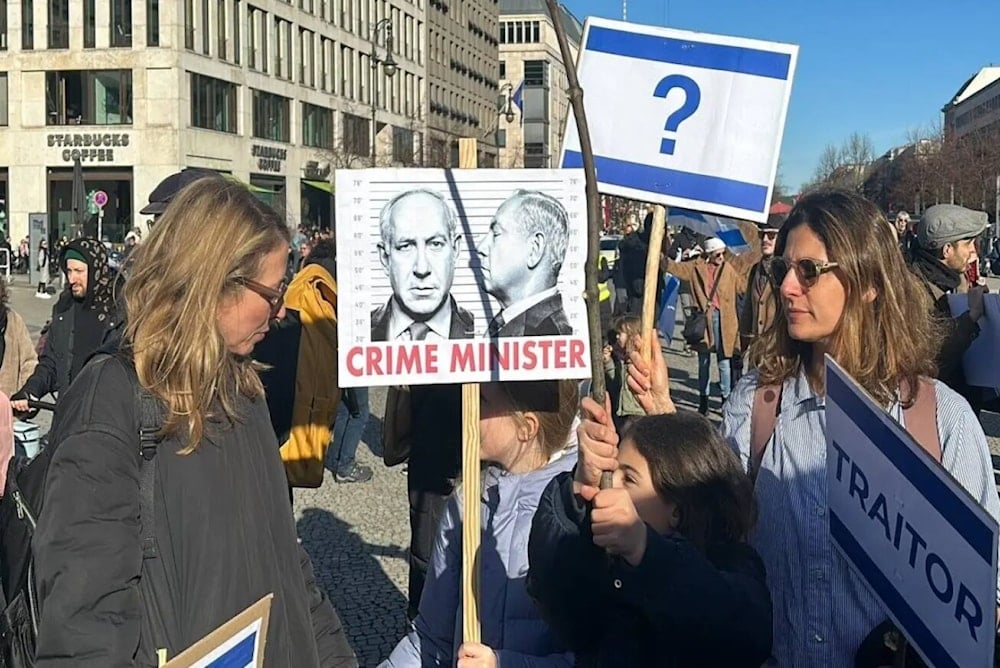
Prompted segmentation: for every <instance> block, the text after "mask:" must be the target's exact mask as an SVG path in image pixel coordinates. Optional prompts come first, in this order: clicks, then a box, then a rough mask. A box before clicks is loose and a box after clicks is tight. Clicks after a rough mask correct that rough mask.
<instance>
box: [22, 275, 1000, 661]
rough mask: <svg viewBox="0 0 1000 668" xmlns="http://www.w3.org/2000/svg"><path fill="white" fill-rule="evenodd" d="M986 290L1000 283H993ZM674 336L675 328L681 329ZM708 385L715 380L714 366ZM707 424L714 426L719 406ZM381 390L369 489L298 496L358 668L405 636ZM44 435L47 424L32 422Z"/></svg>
mask: <svg viewBox="0 0 1000 668" xmlns="http://www.w3.org/2000/svg"><path fill="white" fill-rule="evenodd" d="M991 284H992V285H991V290H992V291H997V289H998V288H1000V281H998V280H996V279H991ZM33 294H34V289H33V288H32V287H31V286H28V285H27V284H26V281H25V280H24V279H23V278H22V279H21V280H20V281H19V282H15V284H14V285H13V286H11V305H12V306H13V308H14V309H15V310H17V311H18V312H19V313H20V314H21V315H22V316H23V317H24V318H25V320H26V322H27V323H28V328H29V331H31V332H32V335H33V336H37V334H38V332H39V331H40V329H41V327H42V325H44V323H45V321H46V320H47V319H48V317H49V313H50V311H51V309H52V305H53V304H54V303H55V300H54V299H52V300H41V299H36V298H35V297H34V296H33ZM678 331H679V328H678ZM680 348H681V343H680V341H677V340H675V341H674V342H673V343H672V345H671V351H670V353H669V358H668V361H669V365H670V374H671V378H672V381H673V394H674V397H675V400H676V401H677V403H678V405H679V406H680V407H681V408H686V409H690V410H695V409H697V402H698V391H697V378H698V370H697V357H696V356H685V355H683V354H681V353H680V352H679V350H680ZM712 373H713V378H714V377H715V374H716V373H717V371H716V369H715V365H714V363H713V371H712ZM711 405H712V409H713V410H712V413H711V415H710V417H712V418H713V419H714V420H716V421H717V420H718V419H719V414H718V399H713V401H712V404H711ZM384 408H385V391H384V390H382V389H376V390H373V391H372V392H371V412H372V418H371V422H370V423H369V425H368V429H367V431H366V434H365V438H364V441H363V444H362V447H361V448H359V450H358V460H359V461H360V462H361V463H362V464H367V465H370V466H372V467H373V468H374V470H375V478H374V479H373V480H372V481H371V482H368V483H358V484H343V485H338V484H336V483H335V482H334V481H333V476H332V475H328V476H327V477H326V480H325V481H324V483H323V485H322V487H320V488H318V489H303V490H296V492H295V515H296V521H297V523H298V529H299V535H300V536H301V538H302V543H303V545H304V546H305V548H306V550H307V551H308V552H309V554H310V555H311V556H312V559H313V564H314V567H315V570H316V575H317V578H318V580H319V583H320V585H321V586H322V587H323V589H324V590H325V591H326V592H327V593H328V594H329V596H330V598H331V599H332V600H333V602H334V604H335V605H336V607H337V610H338V611H339V613H340V615H341V617H342V618H343V621H344V624H345V626H346V628H347V631H348V634H349V636H350V639H351V642H352V644H353V646H354V648H355V650H356V652H357V653H358V657H359V659H360V660H361V665H362V666H375V665H377V664H378V663H379V662H380V661H382V660H384V659H385V658H386V657H387V656H388V655H389V652H390V651H391V650H392V648H393V647H394V646H395V644H396V643H397V642H398V641H399V639H400V638H401V637H402V636H403V635H404V634H405V632H406V627H407V625H406V619H405V610H406V585H407V568H408V567H407V560H406V550H407V546H408V545H409V516H408V507H407V496H406V475H405V474H404V473H403V472H402V469H401V467H395V468H393V469H387V468H385V467H384V466H383V465H382V461H381V459H380V458H379V457H378V456H377V455H376V453H375V452H373V450H374V444H377V443H378V442H379V434H380V430H381V416H382V415H383V412H384ZM36 421H37V422H39V424H41V425H42V426H43V429H46V430H47V429H48V417H47V416H45V415H44V414H43V415H40V416H39V418H38V419H37V420H36ZM984 423H985V426H986V429H987V434H988V435H989V436H990V445H991V448H992V449H993V451H994V452H998V453H1000V438H997V436H998V435H1000V416H998V415H988V416H986V417H985V419H984Z"/></svg>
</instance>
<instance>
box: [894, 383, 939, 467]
mask: <svg viewBox="0 0 1000 668" xmlns="http://www.w3.org/2000/svg"><path fill="white" fill-rule="evenodd" d="M903 422H904V423H905V424H906V431H907V432H909V434H910V436H912V437H913V440H915V441H916V442H917V443H918V444H919V445H920V447H921V448H923V449H924V451H925V452H926V453H927V454H929V455H930V456H931V457H932V458H933V459H934V461H936V462H939V463H940V461H941V437H940V436H939V435H938V427H937V392H935V390H934V382H933V381H931V380H928V379H926V378H921V379H920V383H919V389H918V390H917V396H916V399H915V400H914V401H913V405H911V406H910V407H909V408H904V409H903Z"/></svg>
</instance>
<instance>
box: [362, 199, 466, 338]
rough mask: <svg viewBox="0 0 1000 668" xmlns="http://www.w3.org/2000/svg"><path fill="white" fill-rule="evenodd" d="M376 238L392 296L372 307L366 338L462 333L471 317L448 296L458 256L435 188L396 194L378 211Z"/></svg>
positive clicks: (452, 224) (451, 224)
mask: <svg viewBox="0 0 1000 668" xmlns="http://www.w3.org/2000/svg"><path fill="white" fill-rule="evenodd" d="M379 234H380V237H381V239H380V241H379V244H378V252H379V259H380V260H381V262H382V268H383V269H384V270H385V273H386V275H387V276H388V277H389V283H390V285H391V286H392V296H391V297H390V298H389V300H388V301H387V302H386V303H385V305H383V306H380V307H379V308H377V309H375V310H374V311H372V314H371V327H372V338H371V340H372V341H433V340H443V339H467V338H471V337H472V335H473V331H474V330H473V326H474V324H475V323H474V317H473V315H472V313H470V312H469V311H467V310H465V309H464V308H462V307H461V306H459V305H458V303H457V302H456V301H455V298H454V297H452V296H451V286H452V282H453V281H454V279H455V261H456V260H457V259H458V253H459V239H460V236H459V235H458V233H457V220H456V217H455V214H454V213H453V212H452V210H451V207H449V206H448V203H447V202H445V200H444V198H443V197H441V195H439V194H438V193H436V192H434V191H432V190H427V189H424V188H417V189H413V190H408V191H406V192H404V193H401V194H399V195H396V196H395V197H394V198H392V199H391V200H389V202H387V203H386V205H385V206H384V207H383V208H382V212H381V214H380V215H379Z"/></svg>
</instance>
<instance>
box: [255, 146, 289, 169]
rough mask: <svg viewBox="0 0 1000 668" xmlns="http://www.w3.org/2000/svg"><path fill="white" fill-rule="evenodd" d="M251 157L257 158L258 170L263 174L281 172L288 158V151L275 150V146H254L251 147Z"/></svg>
mask: <svg viewBox="0 0 1000 668" xmlns="http://www.w3.org/2000/svg"><path fill="white" fill-rule="evenodd" d="M250 155H252V156H253V157H255V158H257V170H258V171H261V172H280V171H281V170H282V167H283V165H282V164H281V163H283V162H284V161H285V158H287V157H288V150H287V149H283V148H275V147H273V146H261V145H259V144H253V145H251V146H250Z"/></svg>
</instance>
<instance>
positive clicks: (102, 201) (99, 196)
mask: <svg viewBox="0 0 1000 668" xmlns="http://www.w3.org/2000/svg"><path fill="white" fill-rule="evenodd" d="M94 204H95V205H96V206H97V208H99V209H103V208H104V207H105V206H107V205H108V194H107V193H106V192H104V191H103V190H96V191H94Z"/></svg>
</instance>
